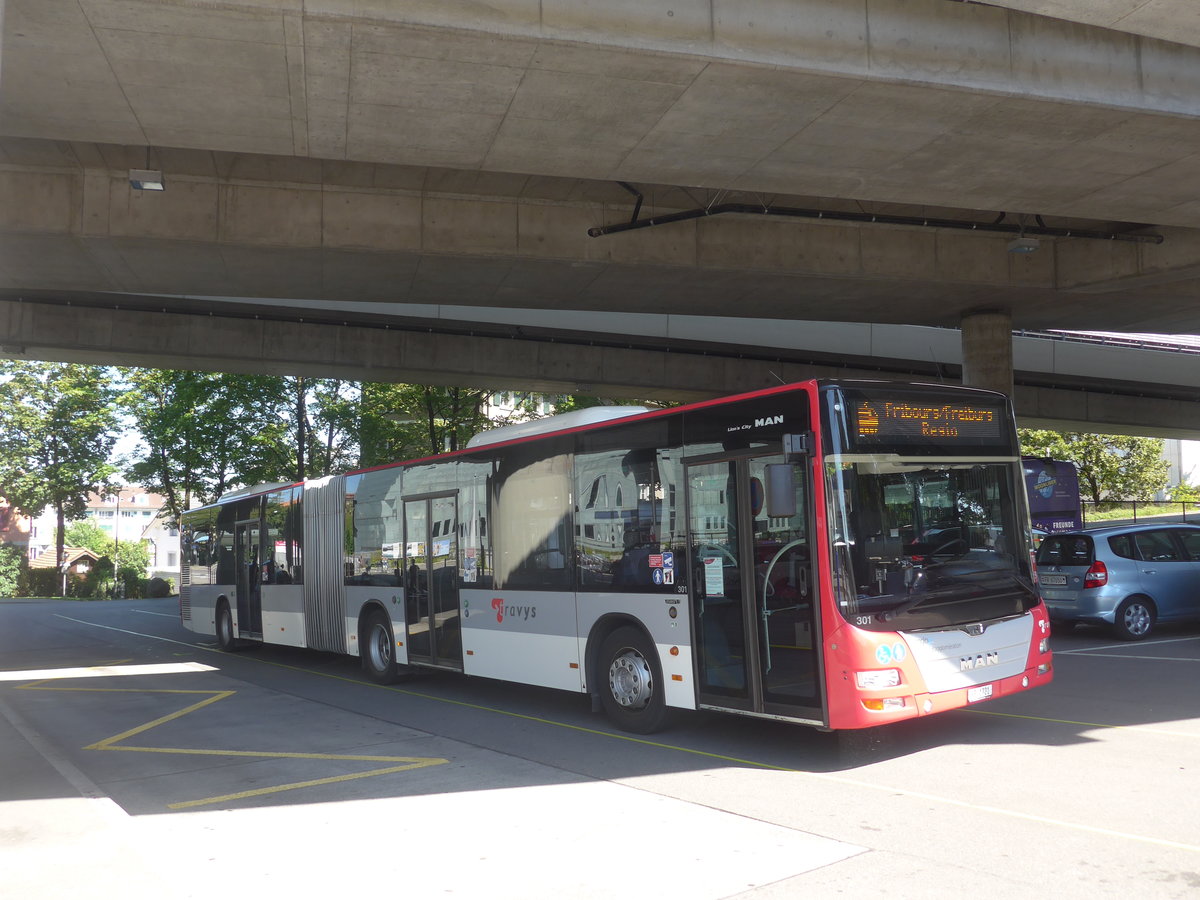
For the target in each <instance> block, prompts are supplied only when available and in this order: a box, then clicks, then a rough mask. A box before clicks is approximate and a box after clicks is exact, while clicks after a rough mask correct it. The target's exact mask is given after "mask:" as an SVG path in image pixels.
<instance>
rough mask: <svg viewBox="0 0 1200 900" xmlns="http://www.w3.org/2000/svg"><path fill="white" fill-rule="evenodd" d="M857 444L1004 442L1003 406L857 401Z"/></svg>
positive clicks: (854, 427) (932, 401)
mask: <svg viewBox="0 0 1200 900" xmlns="http://www.w3.org/2000/svg"><path fill="white" fill-rule="evenodd" d="M850 428H851V434H852V436H853V438H854V439H855V441H856V442H857V443H863V444H881V443H900V444H907V443H920V444H928V443H936V444H958V443H962V444H970V445H975V446H978V445H980V444H999V443H1003V442H1004V440H1005V434H1006V432H1005V419H1004V410H1003V407H999V406H989V405H986V404H978V403H964V402H957V403H945V402H941V401H940V400H935V399H933V398H930V399H929V400H926V399H924V398H919V397H914V398H911V399H900V398H897V399H894V400H887V399H884V398H881V397H870V398H862V399H859V400H857V401H856V402H855V403H854V405H853V407H852V411H851V415H850Z"/></svg>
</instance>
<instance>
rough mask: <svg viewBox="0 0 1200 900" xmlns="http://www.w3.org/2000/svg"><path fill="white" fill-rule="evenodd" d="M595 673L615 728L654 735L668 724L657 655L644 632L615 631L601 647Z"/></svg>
mask: <svg viewBox="0 0 1200 900" xmlns="http://www.w3.org/2000/svg"><path fill="white" fill-rule="evenodd" d="M596 669H597V671H596V676H597V677H596V683H597V685H598V686H599V689H600V702H601V703H602V704H603V706H604V712H605V714H606V715H607V716H608V718H609V719H610V720H611V721H612V723H613V724H614V725H616V726H617V727H618V728H620V729H621V730H622V731H631V732H634V733H635V734H651V733H653V732H655V731H658V730H659V729H660V728H662V727H663V726H664V725H665V724H666V722H667V703H666V698H665V697H664V696H663V682H662V670H661V668H660V667H659V664H658V653H657V652H655V649H654V644H653V643H651V641H650V639H649V638H648V637H646V635H645V633H644V632H642V631H641V630H640V629H637V628H633V627H632V626H628V625H626V626H622V627H621V628H618V629H616V630H615V631H613V632H612V633H611V634H610V635H608V637H606V638H605V639H604V641H603V643H601V644H600V653H599V656H598V657H597V663H596Z"/></svg>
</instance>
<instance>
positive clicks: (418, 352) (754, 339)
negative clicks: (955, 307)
mask: <svg viewBox="0 0 1200 900" xmlns="http://www.w3.org/2000/svg"><path fill="white" fill-rule="evenodd" d="M68 301H69V302H70V304H71V305H66V304H67V302H68ZM0 334H3V335H6V336H7V337H6V338H5V341H7V343H4V344H2V345H0V353H3V354H4V355H10V356H22V357H29V358H54V359H65V360H71V361H84V362H87V361H95V360H97V359H107V360H110V361H118V362H121V363H123V364H126V365H142V366H163V367H181V368H196V369H207V370H215V371H233V372H246V373H268V374H296V373H304V374H309V375H314V376H321V377H339V378H348V379H353V380H375V381H410V382H416V383H424V384H480V385H488V386H493V387H508V388H513V389H522V390H531V391H541V392H549V393H559V392H561V393H579V392H584V393H597V394H600V395H607V396H614V397H634V398H640V399H658V400H681V399H684V400H686V399H703V398H706V397H712V396H716V395H720V394H723V393H732V392H736V391H742V390H747V391H748V390H754V389H757V388H761V387H766V386H769V385H773V384H778V383H780V382H781V381H799V380H803V379H806V378H821V377H852V378H872V379H879V378H884V379H888V378H899V379H905V380H915V381H925V382H949V383H955V382H957V381H958V380H959V379H960V377H961V374H962V368H963V352H962V347H961V344H960V340H959V333H958V331H957V330H955V329H949V328H931V327H921V326H906V325H880V324H846V323H829V322H804V321H780V320H777V319H750V318H732V317H718V316H686V315H682V316H681V315H663V314H657V313H615V312H612V311H604V312H591V313H588V312H578V311H571V310H544V309H480V308H478V307H455V306H446V305H417V304H392V303H355V302H342V303H337V304H334V303H327V302H323V301H305V300H246V299H240V300H235V299H230V298H196V297H153V296H140V297H139V296H134V295H130V294H120V295H109V296H108V297H107V298H89V297H80V296H74V297H71V298H62V297H59V298H57V299H56V300H55V301H54V302H49V301H46V300H33V301H28V300H26V301H20V300H11V299H8V300H0ZM1012 347H1013V353H1014V363H1015V365H1014V374H1015V377H1014V383H1015V384H1014V401H1015V404H1016V409H1017V415H1018V419H1019V420H1020V422H1021V424H1022V425H1023V426H1026V427H1047V428H1054V429H1058V430H1080V431H1098V432H1107V433H1128V434H1151V435H1156V436H1160V437H1177V438H1183V439H1191V440H1200V406H1198V404H1197V398H1196V390H1195V385H1196V382H1197V376H1198V375H1200V348H1189V351H1190V352H1178V351H1174V352H1173V351H1169V350H1166V349H1145V348H1141V347H1136V346H1112V345H1100V344H1096V343H1089V342H1082V341H1074V340H1066V339H1063V338H1062V337H1061V336H1059V337H1055V336H1051V335H1046V334H1036V335H1018V336H1015V337H1013V338H1012Z"/></svg>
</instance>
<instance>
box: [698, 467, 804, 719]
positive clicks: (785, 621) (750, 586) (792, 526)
mask: <svg viewBox="0 0 1200 900" xmlns="http://www.w3.org/2000/svg"><path fill="white" fill-rule="evenodd" d="M772 464H774V465H782V464H783V458H782V457H780V456H762V457H754V458H740V459H723V460H719V461H715V462H704V463H699V464H693V465H691V466H689V468H688V475H687V484H688V516H689V542H690V545H691V548H692V569H693V573H692V579H691V581H692V585H693V603H692V615H693V617H694V619H693V633H694V635H695V640H694V642H693V647H694V652H695V654H696V659H697V670H698V677H699V684H700V687H699V695H700V696H699V700H700V703H701V705H702V706H706V707H712V708H719V709H734V710H743V711H746V712H754V713H760V714H764V715H771V716H781V717H785V718H792V719H799V720H803V721H807V722H815V723H819V724H823V723H824V721H825V716H824V711H823V704H822V693H823V692H822V687H821V683H820V670H821V667H820V661H819V653H820V646H821V642H820V637H819V630H818V622H817V618H816V616H817V613H816V590H815V584H814V579H813V570H812V563H811V559H812V557H813V555H814V554H813V552H812V547H811V545H810V542H811V540H812V536H813V529H812V527H811V526H812V522H811V517H812V512H811V510H810V508H809V490H808V480H807V476H806V474H805V470H804V469H803V467H795V468H794V469H793V473H794V479H793V486H794V492H795V503H794V512H792V514H790V515H779V516H775V517H770V516H768V515H767V512H768V510H767V509H766V504H765V498H766V493H767V484H768V476H767V466H768V465H772Z"/></svg>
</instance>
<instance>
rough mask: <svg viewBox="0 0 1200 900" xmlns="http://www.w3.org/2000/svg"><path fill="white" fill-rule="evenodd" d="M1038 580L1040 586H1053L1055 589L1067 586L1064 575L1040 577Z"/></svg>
mask: <svg viewBox="0 0 1200 900" xmlns="http://www.w3.org/2000/svg"><path fill="white" fill-rule="evenodd" d="M1038 580H1039V581H1040V582H1041V583H1042V584H1048V585H1054V586H1056V587H1065V586H1066V584H1067V576H1066V575H1042V576H1040V577H1039V578H1038Z"/></svg>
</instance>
